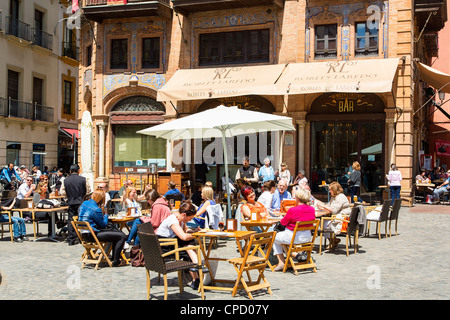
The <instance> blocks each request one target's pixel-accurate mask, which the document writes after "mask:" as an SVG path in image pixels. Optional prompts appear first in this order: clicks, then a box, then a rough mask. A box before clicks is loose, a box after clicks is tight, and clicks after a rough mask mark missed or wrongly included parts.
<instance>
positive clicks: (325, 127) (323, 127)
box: [311, 121, 384, 193]
mask: <svg viewBox="0 0 450 320" xmlns="http://www.w3.org/2000/svg"><path fill="white" fill-rule="evenodd" d="M383 133H384V124H383V122H381V121H373V122H357V121H347V122H344V121H343V122H337V121H333V122H331V121H330V122H328V121H327V122H312V123H311V188H312V190H313V191H315V192H326V191H325V190H324V189H323V188H319V185H320V184H321V183H322V181H326V183H330V182H333V181H337V182H339V183H340V184H341V185H342V187H343V188H344V191H345V193H348V192H349V190H348V184H347V181H348V179H349V175H348V172H349V171H352V170H351V166H352V163H353V162H354V161H358V162H360V164H361V174H362V183H363V184H364V186H363V188H362V189H364V190H365V191H367V192H369V191H374V192H375V191H378V186H379V185H381V184H384V180H383V161H384V160H383V159H384V158H383V139H382V137H383Z"/></svg>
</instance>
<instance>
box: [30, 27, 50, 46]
mask: <svg viewBox="0 0 450 320" xmlns="http://www.w3.org/2000/svg"><path fill="white" fill-rule="evenodd" d="M33 44H35V45H37V46H40V47H43V48H46V49H48V50H52V48H53V36H52V35H51V34H49V33H47V32H44V31H42V30H39V29H37V28H33Z"/></svg>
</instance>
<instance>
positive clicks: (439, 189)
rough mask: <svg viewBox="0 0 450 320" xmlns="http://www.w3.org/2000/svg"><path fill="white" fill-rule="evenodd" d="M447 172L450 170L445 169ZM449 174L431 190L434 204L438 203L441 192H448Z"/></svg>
mask: <svg viewBox="0 0 450 320" xmlns="http://www.w3.org/2000/svg"><path fill="white" fill-rule="evenodd" d="M447 174H448V175H450V170H448V171H447ZM449 183H450V176H449V177H448V178H447V179H446V180H445V181H444V183H442V184H441V185H439V186H437V187H436V189H434V191H433V199H434V202H433V203H434V204H438V203H439V202H440V196H441V194H443V193H445V192H448V191H449V190H450V185H449Z"/></svg>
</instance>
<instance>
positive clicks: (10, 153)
mask: <svg viewBox="0 0 450 320" xmlns="http://www.w3.org/2000/svg"><path fill="white" fill-rule="evenodd" d="M20 148H21V143H20V142H9V141H7V142H6V163H7V164H8V163H10V162H12V163H14V165H15V166H18V165H19V164H20V161H19V160H20V159H19V153H20Z"/></svg>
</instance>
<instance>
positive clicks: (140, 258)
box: [130, 245, 145, 267]
mask: <svg viewBox="0 0 450 320" xmlns="http://www.w3.org/2000/svg"><path fill="white" fill-rule="evenodd" d="M130 264H131V266H132V267H145V261H144V254H143V253H142V249H141V245H136V246H133V247H131V250H130Z"/></svg>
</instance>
